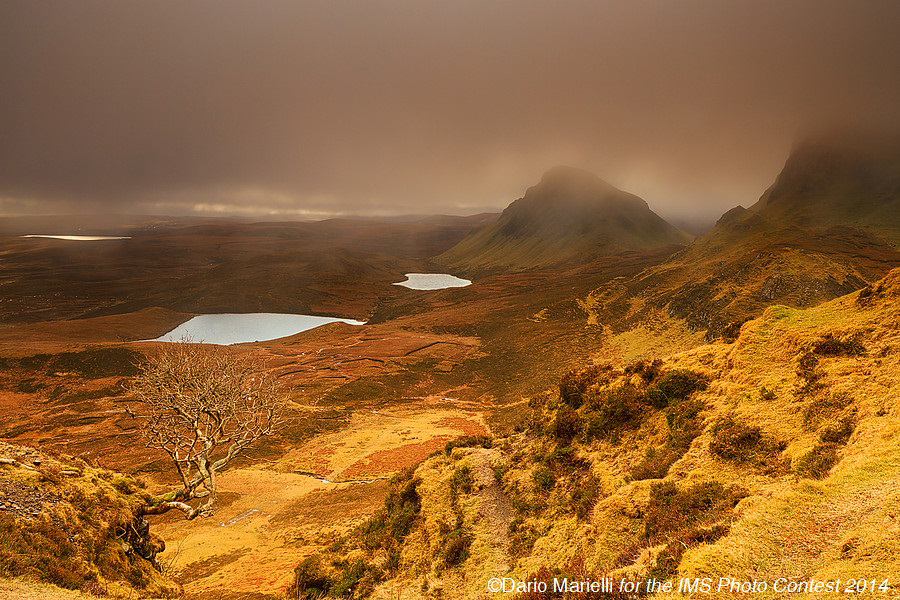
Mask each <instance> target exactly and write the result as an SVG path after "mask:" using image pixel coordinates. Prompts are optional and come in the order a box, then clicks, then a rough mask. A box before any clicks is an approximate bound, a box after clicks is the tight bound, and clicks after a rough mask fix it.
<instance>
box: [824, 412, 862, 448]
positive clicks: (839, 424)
mask: <svg viewBox="0 0 900 600" xmlns="http://www.w3.org/2000/svg"><path fill="white" fill-rule="evenodd" d="M855 429H856V418H855V417H854V415H847V416H845V417H844V418H842V419H838V420H836V421H833V422H831V423H829V424H827V425H825V427H823V428H822V431H820V432H819V439H820V440H821V441H822V442H824V443H826V444H840V445H844V444H846V443H847V441H848V440H849V439H850V436H851V435H853V431H854V430H855Z"/></svg>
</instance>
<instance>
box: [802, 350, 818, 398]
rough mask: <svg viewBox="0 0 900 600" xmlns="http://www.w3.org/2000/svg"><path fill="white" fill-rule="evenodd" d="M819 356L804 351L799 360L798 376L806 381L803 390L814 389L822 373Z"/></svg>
mask: <svg viewBox="0 0 900 600" xmlns="http://www.w3.org/2000/svg"><path fill="white" fill-rule="evenodd" d="M818 367H819V358H818V357H817V356H816V355H815V354H813V353H812V352H809V351H807V352H804V353H803V354H802V355H801V356H800V360H799V361H797V377H799V378H800V379H802V380H803V381H804V382H805V385H804V387H803V388H802V390H803V391H806V392H808V391H812V390H813V389H815V387H817V386H816V384H817V383H818V381H819V379H821V378H822V374H821V373H820V372H819V371H818Z"/></svg>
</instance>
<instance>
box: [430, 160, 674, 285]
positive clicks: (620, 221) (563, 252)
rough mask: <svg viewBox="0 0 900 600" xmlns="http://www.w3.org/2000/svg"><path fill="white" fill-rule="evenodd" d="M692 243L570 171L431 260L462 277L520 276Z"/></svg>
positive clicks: (631, 200)
mask: <svg viewBox="0 0 900 600" xmlns="http://www.w3.org/2000/svg"><path fill="white" fill-rule="evenodd" d="M690 240H691V236H690V234H687V233H685V232H683V231H681V230H679V229H677V228H676V227H673V226H672V225H670V224H669V223H667V222H666V221H665V220H664V219H662V218H661V217H660V216H659V215H657V214H656V213H654V212H653V211H652V210H650V207H648V206H647V203H646V202H644V200H642V199H641V198H639V197H637V196H635V195H633V194H629V193H627V192H624V191H622V190H619V189H617V188H615V187H613V186H612V185H610V184H609V183H606V182H605V181H603V180H602V179H600V178H599V177H597V176H596V175H594V174H592V173H589V172H587V171H584V170H581V169H577V168H574V167H566V166H559V167H554V168H553V169H550V170H549V171H547V172H546V173H544V176H543V177H542V178H541V181H540V183H538V184H537V185H535V186H532V187H530V188H528V190H527V191H526V192H525V195H524V196H523V197H522V198H519V199H518V200H516V201H515V202H513V203H512V204H510V205H509V206H508V207H506V209H505V210H504V211H503V214H501V215H500V218H499V219H497V220H496V221H495V222H494V223H491V224H488V225H486V226H484V227H482V228H480V229H478V230H476V231H474V232H473V233H471V234H470V235H469V236H467V237H466V238H464V239H463V240H462V241H461V242H459V243H458V244H457V245H456V246H454V247H453V248H451V249H450V250H448V251H447V252H445V253H443V254H442V255H440V256H439V257H437V259H436V260H437V261H438V262H439V263H442V264H445V265H447V266H450V267H453V268H457V269H462V270H479V269H486V270H490V269H497V270H525V269H530V268H536V267H548V266H553V265H560V264H563V263H568V264H572V263H576V262H583V261H588V260H591V259H592V258H595V257H597V256H600V255H604V254H606V255H608V254H614V253H619V252H625V251H638V252H642V251H648V250H653V249H657V248H661V247H665V246H675V245H684V244H686V243H688V242H689V241H690Z"/></svg>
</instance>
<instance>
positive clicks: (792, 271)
mask: <svg viewBox="0 0 900 600" xmlns="http://www.w3.org/2000/svg"><path fill="white" fill-rule="evenodd" d="M898 241H900V142H898V141H896V140H884V139H871V138H866V139H858V138H827V139H820V140H812V141H808V142H805V143H803V144H800V145H798V146H797V147H796V148H795V149H794V150H793V152H792V153H791V155H790V157H789V158H788V160H787V162H786V163H785V166H784V169H783V170H782V172H781V173H780V174H779V176H778V177H777V179H776V181H775V183H774V184H773V185H772V186H771V187H770V188H769V189H768V190H767V191H766V193H765V194H763V196H762V198H761V199H760V200H759V202H757V203H756V204H755V205H754V206H753V207H752V208H750V209H745V208H742V207H736V208H734V209H732V210H730V211H729V212H727V213H725V215H723V216H722V218H721V219H719V221H718V223H717V224H716V226H715V227H714V228H713V229H712V230H711V231H709V232H708V233H706V234H705V235H703V236H701V237H699V238H697V239H696V240H694V242H693V243H691V244H690V245H689V246H688V247H687V248H685V249H684V250H682V251H680V252H677V253H675V254H673V255H672V256H671V257H670V258H669V259H668V260H667V261H665V262H663V263H662V264H660V265H658V266H656V267H653V268H650V269H648V270H646V271H645V272H643V273H640V274H638V275H636V276H634V277H632V278H630V279H626V280H619V281H615V282H612V283H611V284H606V285H603V286H601V287H599V288H597V289H596V290H595V291H594V292H593V293H592V294H590V296H589V297H588V298H587V299H586V302H585V308H586V310H587V311H588V314H589V315H590V318H591V319H592V320H594V321H597V322H600V323H602V324H604V325H609V326H611V327H612V329H613V330H615V331H625V330H628V329H631V328H633V327H635V326H640V325H641V324H642V323H643V322H645V321H646V320H648V319H652V318H657V317H658V315H660V314H665V315H668V316H670V317H674V318H676V319H682V320H684V322H685V324H686V325H687V327H688V329H690V330H691V331H705V332H706V339H707V341H711V340H713V339H716V338H717V337H718V336H720V335H725V336H726V337H733V336H734V334H735V333H736V331H737V329H736V327H738V326H739V325H740V324H741V323H743V322H744V321H746V320H747V319H750V318H752V317H756V316H759V315H760V314H761V313H762V311H763V310H765V308H766V307H768V306H770V305H772V304H785V305H788V306H792V307H801V308H802V307H809V306H815V305H816V304H819V303H821V302H824V301H827V300H830V299H832V298H836V297H838V296H841V295H843V294H847V293H850V292H852V291H853V290H856V289H859V288H860V287H862V286H864V285H866V284H867V283H871V282H873V281H875V280H877V279H880V278H881V277H883V276H884V275H885V274H887V272H888V271H889V270H890V269H892V268H894V267H897V266H900V249H898V247H897V242H898Z"/></svg>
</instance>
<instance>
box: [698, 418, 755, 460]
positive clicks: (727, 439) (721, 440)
mask: <svg viewBox="0 0 900 600" xmlns="http://www.w3.org/2000/svg"><path fill="white" fill-rule="evenodd" d="M712 433H713V440H712V442H710V444H709V449H710V451H711V452H712V453H713V454H715V455H716V456H718V457H720V458H724V459H725V460H733V461H737V462H746V461H748V460H750V458H751V457H752V455H753V453H754V451H755V450H756V447H757V445H759V443H760V441H761V440H762V432H761V431H760V429H759V427H748V426H746V425H743V424H741V423H737V422H736V421H735V420H734V419H733V418H732V417H727V418H725V419H723V420H721V421H719V422H718V423H716V424H715V425H714V426H713V430H712Z"/></svg>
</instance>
